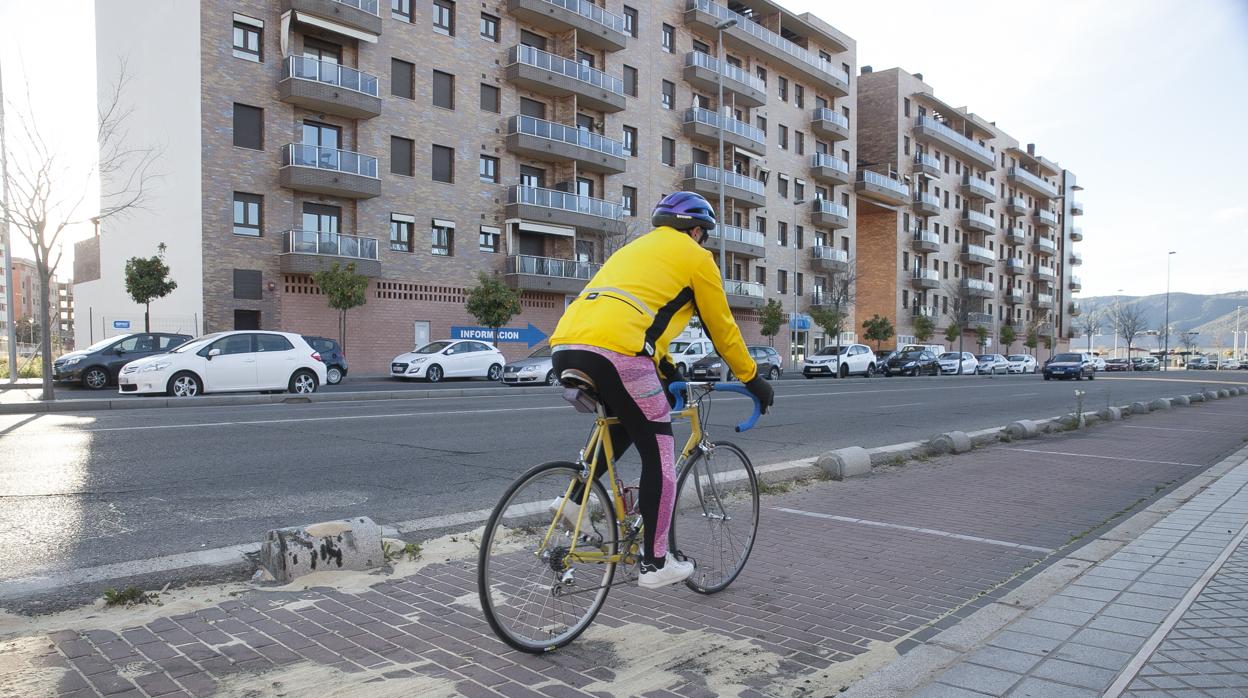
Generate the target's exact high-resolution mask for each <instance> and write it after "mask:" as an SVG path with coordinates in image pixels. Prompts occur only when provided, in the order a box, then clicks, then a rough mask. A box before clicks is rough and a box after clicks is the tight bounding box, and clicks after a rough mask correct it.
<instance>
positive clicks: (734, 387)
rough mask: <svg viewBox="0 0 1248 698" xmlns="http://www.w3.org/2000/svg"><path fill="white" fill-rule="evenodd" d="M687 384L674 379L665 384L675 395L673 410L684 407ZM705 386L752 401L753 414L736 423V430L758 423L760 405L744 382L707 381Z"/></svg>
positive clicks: (740, 430)
mask: <svg viewBox="0 0 1248 698" xmlns="http://www.w3.org/2000/svg"><path fill="white" fill-rule="evenodd" d="M688 386H689V383H688V381H675V382H673V383H672V384H671V385H669V386H667V389H668V391H669V392H671V393H672V395H675V396H676V406H675V407H673V408H672V409H673V411H676V412H679V411H680V410H683V409H685V389H686V388H688ZM707 388H709V389H710V390H719V391H723V392H729V393H740V394H742V395H744V396H746V397H748V398H749V399H750V401H751V402H753V403H754V414H751V415H750V416H749V418H748V419H746V420H745V421H744V422H741V423H740V424H738V425H737V427H736V429H737V431H738V432H742V431H748V430H749V429H752V428H753V427H754V425H755V424H757V423H758V418H759V416H761V415H762V405H761V404H760V403H759V401H758V398H756V397H754V393H751V392H750V390H749V388H746V387H745V385H744V384H742V383H709V384H707Z"/></svg>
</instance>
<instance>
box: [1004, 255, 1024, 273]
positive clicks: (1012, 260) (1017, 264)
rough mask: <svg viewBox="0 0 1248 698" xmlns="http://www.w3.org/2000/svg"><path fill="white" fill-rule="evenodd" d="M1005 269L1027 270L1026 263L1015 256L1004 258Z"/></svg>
mask: <svg viewBox="0 0 1248 698" xmlns="http://www.w3.org/2000/svg"><path fill="white" fill-rule="evenodd" d="M1005 270H1006V271H1019V272H1023V271H1027V264H1026V263H1025V262H1023V260H1021V259H1019V258H1017V257H1008V258H1006V260H1005Z"/></svg>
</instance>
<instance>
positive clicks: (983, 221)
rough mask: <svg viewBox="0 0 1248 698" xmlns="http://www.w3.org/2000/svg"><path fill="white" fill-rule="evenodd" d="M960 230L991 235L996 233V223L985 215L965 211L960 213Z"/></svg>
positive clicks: (968, 210)
mask: <svg viewBox="0 0 1248 698" xmlns="http://www.w3.org/2000/svg"><path fill="white" fill-rule="evenodd" d="M962 228H963V229H964V230H978V231H979V232H981V233H989V234H991V233H995V232H997V223H996V221H994V220H992V216H990V215H988V214H986V213H981V212H979V211H972V210H970V209H967V210H965V211H963V212H962Z"/></svg>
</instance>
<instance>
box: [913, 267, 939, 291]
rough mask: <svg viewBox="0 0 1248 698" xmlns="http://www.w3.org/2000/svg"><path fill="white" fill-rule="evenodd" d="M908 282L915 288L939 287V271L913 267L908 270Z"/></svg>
mask: <svg viewBox="0 0 1248 698" xmlns="http://www.w3.org/2000/svg"><path fill="white" fill-rule="evenodd" d="M910 282H911V283H913V284H914V287H915V288H919V289H931V288H940V272H938V271H936V270H935V269H915V270H914V271H912V272H910Z"/></svg>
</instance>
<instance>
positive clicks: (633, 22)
mask: <svg viewBox="0 0 1248 698" xmlns="http://www.w3.org/2000/svg"><path fill="white" fill-rule="evenodd" d="M624 33H626V34H628V35H629V36H631V37H633V38H634V39H636V38H637V10H636V9H634V8H632V7H629V6H628V5H625V6H624Z"/></svg>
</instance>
